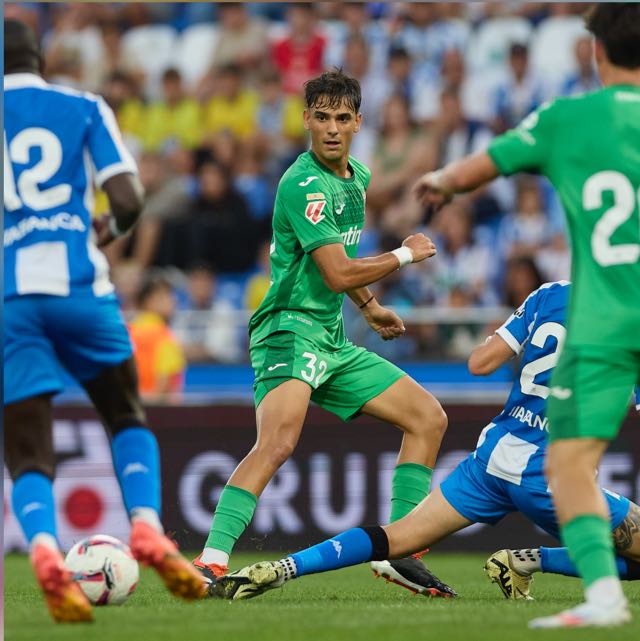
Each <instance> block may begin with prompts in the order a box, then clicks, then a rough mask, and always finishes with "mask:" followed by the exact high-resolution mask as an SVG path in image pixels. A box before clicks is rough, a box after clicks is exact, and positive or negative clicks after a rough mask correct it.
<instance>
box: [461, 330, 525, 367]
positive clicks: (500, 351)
mask: <svg viewBox="0 0 640 641" xmlns="http://www.w3.org/2000/svg"><path fill="white" fill-rule="evenodd" d="M515 355H516V354H515V352H514V351H513V348H512V347H510V346H509V345H508V344H507V342H506V341H505V340H504V339H503V338H502V337H501V336H500V335H499V334H493V336H490V337H489V338H488V339H487V340H486V341H485V342H484V343H483V344H482V345H478V346H477V347H476V348H475V349H474V350H473V351H472V352H471V356H469V360H468V361H467V366H468V367H469V371H470V372H471V373H472V374H473V375H474V376H487V375H488V374H492V373H493V372H495V371H496V370H497V369H498V368H499V367H500V366H502V365H504V364H505V363H506V362H507V361H509V360H511V359H512V358H513V357H514V356H515Z"/></svg>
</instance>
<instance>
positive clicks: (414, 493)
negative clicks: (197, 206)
mask: <svg viewBox="0 0 640 641" xmlns="http://www.w3.org/2000/svg"><path fill="white" fill-rule="evenodd" d="M360 99H361V96H360V86H359V84H358V82H357V80H355V79H353V78H350V77H348V76H346V75H344V74H343V73H342V72H341V71H333V72H327V73H324V74H322V75H321V76H320V77H318V78H315V79H312V80H310V81H308V82H307V83H306V84H305V101H306V109H305V111H304V125H305V128H306V129H307V130H309V132H310V134H311V149H310V151H307V152H305V153H303V154H302V155H300V156H299V157H298V159H297V160H296V161H295V162H294V163H293V165H292V166H291V167H290V168H289V169H288V170H287V171H286V172H285V174H284V176H283V177H282V179H281V181H280V185H279V187H278V192H277V195H276V202H275V208H274V215H273V239H272V243H271V274H272V276H271V277H272V283H271V286H270V289H269V291H268V293H267V295H266V297H265V299H264V301H263V302H262V304H261V305H260V307H259V308H258V309H257V311H256V312H255V314H254V315H253V317H252V319H251V321H250V324H249V333H250V355H251V363H252V366H253V368H254V370H255V383H254V392H255V405H256V408H257V409H256V418H257V428H258V436H257V440H256V443H255V445H254V447H253V449H252V450H251V451H250V452H249V454H248V455H247V456H246V457H245V458H244V460H242V461H241V462H240V464H239V465H238V467H237V468H236V470H235V471H234V472H233V474H232V475H231V477H230V478H229V481H228V483H227V485H226V486H225V488H224V490H223V491H222V493H221V495H220V499H219V501H218V505H217V507H216V511H215V514H214V517H213V522H212V526H211V532H210V534H209V537H208V539H207V542H206V545H205V548H204V551H203V552H202V554H201V555H200V556H199V557H198V558H197V559H196V560H195V561H194V564H195V565H196V567H198V568H199V569H200V571H201V572H202V574H203V576H204V577H205V579H207V580H208V581H209V582H210V583H211V584H215V580H216V577H218V576H222V575H223V574H225V573H226V571H227V567H228V560H229V555H230V553H231V550H232V548H233V546H234V544H235V542H236V540H237V539H238V537H239V536H240V535H241V534H242V532H243V531H244V530H245V528H246V527H247V525H248V524H249V521H250V520H251V518H252V516H253V513H254V510H255V507H256V502H257V500H258V497H259V496H260V494H261V493H262V491H263V490H264V488H265V486H266V485H267V483H268V482H269V481H270V480H271V478H272V477H273V476H274V474H275V473H276V471H277V470H278V468H279V467H280V466H281V465H282V464H283V463H284V462H285V461H286V460H287V459H288V458H289V457H290V456H291V454H292V453H293V451H294V449H295V446H296V443H297V442H298V438H299V437H300V433H301V431H302V426H303V423H304V419H305V415H306V413H307V408H308V405H309V401H310V400H313V401H315V402H316V403H317V404H318V405H320V406H322V407H324V408H325V409H327V410H329V411H330V412H333V413H334V414H336V415H337V416H339V417H340V418H341V419H343V420H345V421H346V420H349V419H352V418H354V417H356V416H358V415H359V414H360V413H362V414H368V415H370V416H375V417H377V418H379V419H381V420H383V421H386V422H389V423H392V424H393V425H396V426H397V427H399V428H400V429H401V430H402V432H403V433H404V436H403V440H402V446H401V449H400V453H399V456H398V463H397V466H396V468H395V471H394V475H393V483H392V495H391V520H392V521H395V520H397V519H399V518H401V517H403V516H404V515H405V514H408V513H409V512H410V511H411V510H412V509H413V507H415V506H416V505H417V504H418V503H419V502H420V501H421V500H422V499H423V498H424V497H425V496H426V495H427V494H428V492H429V487H430V483H431V476H432V468H433V466H434V464H435V460H436V456H437V453H438V449H439V447H440V442H441V440H442V437H443V435H444V432H445V429H446V424H447V418H446V415H445V413H444V411H443V410H442V407H441V406H440V404H439V403H438V401H437V400H436V399H435V398H434V397H433V396H432V395H431V394H430V393H429V392H427V391H426V390H424V389H423V388H422V387H421V386H420V385H418V384H417V383H416V382H415V381H414V380H412V379H411V378H410V377H409V376H407V375H406V374H405V373H404V372H403V371H402V370H400V369H399V368H398V367H396V366H395V365H393V364H392V363H390V362H388V361H386V360H384V359H383V358H381V357H380V356H378V355H377V354H374V353H371V352H369V351H367V350H366V349H364V348H362V347H357V346H355V345H353V344H352V343H350V342H349V341H348V340H347V338H346V337H345V335H344V327H343V320H342V303H343V298H344V294H345V293H346V294H347V295H348V296H349V298H351V300H352V301H353V303H354V304H355V305H357V306H358V308H359V309H360V310H361V311H362V314H363V315H364V317H365V318H366V320H367V322H368V323H369V325H370V326H371V328H372V329H373V330H374V331H376V332H377V333H378V334H379V335H380V336H381V338H382V339H384V340H391V339H394V338H397V337H399V336H401V335H402V334H403V333H404V331H405V328H404V325H403V323H402V320H401V319H400V318H399V317H398V316H397V315H396V314H395V313H394V312H393V311H391V310H389V309H385V308H384V307H382V306H380V305H379V304H378V302H377V301H376V299H375V296H374V295H373V294H372V293H371V291H370V290H369V289H368V288H367V285H369V284H371V283H375V282H376V281H378V280H380V279H381V278H384V277H385V276H388V275H389V274H391V273H393V272H394V271H396V270H397V269H400V268H402V267H403V266H405V265H407V264H409V263H411V262H419V261H422V260H424V259H426V258H429V257H430V256H433V255H434V254H435V253H436V249H435V246H434V245H433V243H432V242H431V240H430V239H429V238H427V237H425V236H424V235H423V234H415V235H413V236H409V237H408V238H407V239H405V241H404V242H403V244H402V246H401V247H399V248H398V249H396V250H394V251H392V252H388V253H385V254H382V255H380V256H375V257H370V258H356V252H357V249H358V241H359V239H360V234H361V232H362V227H363V225H364V214H365V191H366V189H367V186H368V184H369V179H370V172H369V169H367V167H365V166H364V165H363V164H362V163H359V162H358V161H357V160H355V159H354V158H352V157H351V156H350V155H349V146H350V143H351V140H352V137H353V135H354V134H355V133H357V131H358V129H359V128H360V124H361V121H362V115H361V114H360V112H359V109H360ZM390 565H391V566H392V567H391V568H390V569H389V571H390V574H391V575H392V576H394V575H393V572H397V573H400V574H402V576H403V577H404V578H405V579H406V578H409V579H410V580H411V581H412V583H414V584H417V585H420V586H421V590H420V591H422V589H424V592H425V593H429V594H432V595H437V596H445V597H446V596H455V592H454V591H453V590H451V589H450V588H449V587H448V586H446V585H444V584H443V583H441V582H440V581H439V580H438V579H437V578H436V577H434V576H433V575H432V574H431V573H430V572H428V570H427V569H426V568H425V566H424V564H423V563H422V562H421V561H420V560H419V559H418V558H414V557H409V558H407V559H400V560H398V561H392V562H390Z"/></svg>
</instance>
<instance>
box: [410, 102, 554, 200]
mask: <svg viewBox="0 0 640 641" xmlns="http://www.w3.org/2000/svg"><path fill="white" fill-rule="evenodd" d="M557 113H558V109H557V107H556V103H545V104H544V105H542V106H541V107H540V108H539V109H537V110H536V111H534V112H532V113H531V114H529V115H528V116H527V117H526V118H525V119H524V120H523V121H522V122H521V123H520V125H519V126H518V127H516V128H515V129H512V130H510V131H508V132H506V133H505V134H503V135H501V136H498V137H497V138H494V139H493V140H492V141H491V144H490V145H489V148H488V149H487V150H486V151H482V152H478V153H476V154H472V155H469V156H465V157H464V158H462V159H461V160H458V161H455V162H453V163H450V164H449V165H447V166H446V167H444V169H439V170H437V171H432V172H429V173H427V174H425V175H424V176H422V177H421V178H420V179H419V180H418V182H417V183H416V185H415V187H414V194H415V195H416V198H417V199H418V201H419V202H420V203H421V204H422V205H424V206H431V207H434V208H436V209H438V208H440V207H442V205H444V204H445V203H447V202H448V201H449V200H451V198H452V197H453V196H454V195H455V194H459V193H463V192H467V191H471V190H473V189H476V188H477V187H480V186H482V185H484V184H486V183H488V182H490V181H491V180H493V179H494V178H497V176H499V175H504V176H509V175H511V174H514V173H516V172H518V171H532V172H536V173H545V171H546V168H547V167H548V166H549V164H550V159H551V155H552V152H553V140H554V134H555V129H556V126H557V125H556V120H557Z"/></svg>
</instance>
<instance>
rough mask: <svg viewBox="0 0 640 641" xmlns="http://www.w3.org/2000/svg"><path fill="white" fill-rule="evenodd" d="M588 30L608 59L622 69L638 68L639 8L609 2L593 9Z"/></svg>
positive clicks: (596, 5) (627, 3)
mask: <svg viewBox="0 0 640 641" xmlns="http://www.w3.org/2000/svg"><path fill="white" fill-rule="evenodd" d="M585 22H586V26H587V29H588V30H589V31H590V32H591V33H592V34H593V35H594V36H595V37H596V38H597V39H598V40H599V41H600V42H602V44H603V46H604V49H605V51H606V52H607V58H609V61H610V62H611V63H612V64H614V65H616V67H624V68H625V69H637V68H638V67H640V44H639V43H640V4H639V3H637V2H611V3H599V4H595V5H593V7H592V8H591V9H590V10H589V12H588V13H587V16H586V20H585Z"/></svg>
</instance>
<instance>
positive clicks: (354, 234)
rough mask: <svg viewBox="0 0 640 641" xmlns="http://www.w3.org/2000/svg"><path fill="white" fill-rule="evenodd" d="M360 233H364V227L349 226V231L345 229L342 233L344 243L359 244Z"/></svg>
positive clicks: (347, 244) (346, 245)
mask: <svg viewBox="0 0 640 641" xmlns="http://www.w3.org/2000/svg"><path fill="white" fill-rule="evenodd" d="M360 234H362V229H358V228H357V227H355V226H354V227H349V229H347V231H343V232H342V233H341V234H340V235H341V236H342V244H343V245H344V246H345V247H351V245H357V244H358V242H359V241H360Z"/></svg>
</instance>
